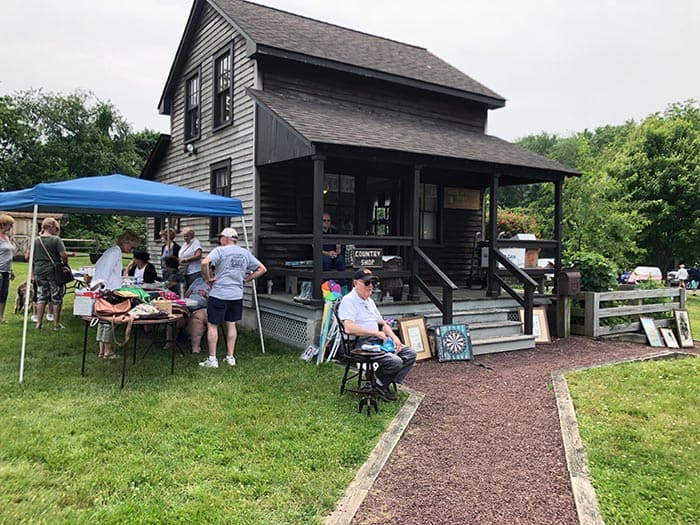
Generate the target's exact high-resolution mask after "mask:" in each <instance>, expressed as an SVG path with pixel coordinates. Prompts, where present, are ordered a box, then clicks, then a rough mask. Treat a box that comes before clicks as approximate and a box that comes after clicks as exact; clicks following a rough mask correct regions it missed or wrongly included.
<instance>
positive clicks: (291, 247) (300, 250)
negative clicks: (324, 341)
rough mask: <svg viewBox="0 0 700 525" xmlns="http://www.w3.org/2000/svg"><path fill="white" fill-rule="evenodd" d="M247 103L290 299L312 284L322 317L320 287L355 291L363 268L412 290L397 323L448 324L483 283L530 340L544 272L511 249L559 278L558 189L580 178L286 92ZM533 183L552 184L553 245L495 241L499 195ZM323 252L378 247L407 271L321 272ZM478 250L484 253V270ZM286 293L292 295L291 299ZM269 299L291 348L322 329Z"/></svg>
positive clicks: (448, 132) (381, 114) (494, 142)
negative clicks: (295, 331)
mask: <svg viewBox="0 0 700 525" xmlns="http://www.w3.org/2000/svg"><path fill="white" fill-rule="evenodd" d="M248 94H249V95H250V96H251V97H252V98H253V99H254V100H255V101H256V135H255V136H256V144H255V148H256V149H255V158H256V170H257V181H258V188H259V194H258V199H259V204H258V207H257V209H258V225H259V229H258V237H257V239H256V246H257V249H258V255H259V257H260V258H261V260H262V261H264V263H265V265H266V266H267V268H268V276H269V277H270V278H272V279H273V281H274V285H273V289H274V290H278V291H285V292H286V291H287V289H288V288H289V286H288V285H289V282H290V281H292V282H294V281H295V280H296V281H297V282H299V281H300V280H307V281H310V283H311V290H312V294H313V297H312V301H313V305H314V306H319V305H320V304H321V303H322V298H321V283H322V282H323V281H325V280H327V279H337V280H345V281H347V282H350V281H351V280H352V276H353V273H354V270H355V269H356V268H357V267H359V266H371V267H372V268H373V272H375V273H376V274H377V275H378V276H379V278H380V279H381V280H383V281H384V282H385V283H386V282H387V281H395V282H396V281H399V282H400V283H401V285H407V290H406V293H405V294H402V295H404V296H403V297H402V299H403V300H408V301H409V302H408V303H406V304H404V305H401V306H400V305H393V306H392V308H399V307H400V308H404V307H405V310H401V311H399V312H396V313H401V314H405V315H408V314H409V313H414V314H419V313H420V312H421V311H423V312H425V313H427V314H430V315H431V316H432V315H435V317H436V318H437V317H439V318H440V322H441V323H442V324H450V323H452V322H458V321H459V320H460V316H459V315H458V313H459V312H462V310H463V309H466V308H467V306H470V307H471V306H473V304H472V303H473V302H474V300H471V301H470V300H469V299H468V298H467V297H466V296H465V297H464V298H462V296H463V295H464V294H465V293H466V294H471V291H470V290H468V289H467V288H469V287H470V286H472V285H474V284H476V285H479V286H480V287H481V291H480V292H479V295H481V296H482V298H483V299H484V300H485V299H486V297H488V298H489V299H492V300H494V301H497V302H498V304H499V305H500V301H501V299H500V298H499V296H500V294H501V292H502V291H503V292H505V293H506V294H507V295H508V298H507V299H502V300H503V301H505V303H504V304H508V305H510V307H512V308H513V309H514V310H515V311H517V309H519V308H522V309H523V311H524V322H523V328H524V333H525V334H530V335H531V334H532V330H533V307H534V306H535V304H536V303H535V301H536V299H535V298H536V297H538V298H537V300H538V301H539V300H541V298H540V297H539V296H541V295H543V294H542V293H541V292H542V291H543V290H542V286H541V279H542V278H543V277H544V273H545V271H544V270H542V269H538V268H524V266H525V265H524V264H522V265H521V264H514V263H513V261H512V260H510V259H509V258H508V257H507V256H506V254H505V253H504V252H503V250H504V249H505V248H517V249H519V250H522V251H523V252H526V251H528V250H530V251H536V252H540V253H542V255H541V256H543V257H548V258H551V259H553V260H554V265H553V266H554V268H551V269H549V270H547V271H546V272H547V273H552V274H555V275H556V274H557V273H558V271H559V270H560V269H561V222H562V221H561V218H562V217H561V209H562V207H561V192H562V187H563V182H564V179H565V177H567V176H571V175H575V174H576V173H575V172H573V171H572V170H570V169H569V168H566V167H565V166H562V165H559V164H557V163H555V162H553V161H551V160H549V159H546V158H544V157H541V156H539V155H536V154H534V153H533V152H530V151H528V150H525V149H523V148H521V147H519V146H516V145H514V144H509V143H507V142H505V141H502V140H500V139H497V138H496V137H491V136H489V135H486V134H484V133H483V132H479V131H477V130H478V129H479V127H478V126H471V125H470V126H467V125H465V124H464V123H458V122H455V121H449V120H442V119H439V120H431V119H427V120H426V119H425V118H420V117H418V116H417V115H414V114H410V113H405V112H403V111H401V110H399V109H389V110H386V111H384V110H382V111H377V107H376V106H374V105H372V106H367V105H365V104H363V103H344V104H336V103H334V101H329V100H326V99H324V98H323V97H315V96H310V97H307V96H303V97H302V96H299V95H298V94H296V93H293V92H290V91H284V92H282V91H280V92H272V91H267V90H266V91H265V92H262V91H257V90H252V89H249V90H248ZM533 183H534V184H551V185H552V186H553V191H552V194H553V196H554V202H553V204H554V214H553V216H552V221H553V225H554V226H553V228H552V231H553V234H554V235H553V237H554V238H553V239H551V240H544V239H537V240H513V239H501V238H500V235H499V231H498V228H497V215H498V198H499V188H500V187H503V186H511V185H523V184H533ZM487 210H488V214H487ZM324 212H328V213H330V215H331V218H332V222H333V224H334V226H335V227H336V230H335V231H334V232H325V233H324V230H323V228H322V220H321V219H322V216H323V214H324ZM523 233H525V232H523ZM328 244H332V245H341V246H343V247H345V248H346V249H347V248H348V247H354V248H362V249H368V250H372V249H374V250H379V251H380V255H381V256H392V257H396V258H399V259H400V261H401V266H400V267H398V268H391V269H388V268H384V267H383V264H382V262H381V261H377V264H370V265H367V264H361V262H360V261H354V264H352V265H348V269H347V270H345V271H334V270H333V271H323V255H322V249H321V247H322V246H323V245H328ZM482 248H484V249H485V251H486V253H487V254H488V261H487V263H486V266H485V267H484V266H482V264H481V253H482ZM547 252H548V253H547ZM538 281H540V282H538ZM538 290H539V292H540V293H538ZM290 292H292V294H291V296H292V297H293V295H294V292H296V290H290ZM275 295H276V294H274V295H273V297H271V298H269V302H268V301H267V299H268V298H265V300H266V307H267V308H269V309H270V311H273V310H274V311H275V312H278V313H277V314H275V315H279V316H282V312H287V314H288V315H289V318H290V320H291V321H294V323H296V324H298V325H299V327H300V328H299V330H300V332H303V333H304V334H305V336H304V337H298V338H295V339H296V344H297V345H300V344H301V342H302V340H303V342H304V343H306V342H307V341H308V336H309V334H310V333H315V332H313V331H312V330H311V331H310V330H307V329H306V328H304V329H303V330H302V329H301V325H304V324H305V323H307V322H308V323H313V322H316V318H315V317H314V316H315V315H317V316H318V317H319V318H320V315H321V312H320V309H319V310H318V311H316V310H311V311H309V310H305V309H304V308H302V309H301V310H299V309H298V307H297V306H296V305H293V304H286V306H284V305H285V302H284V301H283V300H281V299H280V300H277V299H275ZM418 305H425V306H421V307H419V306H418ZM380 307H381V308H385V305H380ZM496 309H498V308H496ZM312 312H315V313H312ZM309 316H310V318H309ZM402 316H403V315H402ZM511 316H512V314H511ZM506 317H507V315H506ZM280 318H281V317H280ZM430 318H431V317H429V319H430ZM507 320H508V319H505V320H502V321H503V322H505V321H507ZM493 322H496V321H495V320H494V321H493ZM429 323H430V321H429ZM271 324H274V322H273V323H271ZM519 324H520V323H519V321H518V328H519Z"/></svg>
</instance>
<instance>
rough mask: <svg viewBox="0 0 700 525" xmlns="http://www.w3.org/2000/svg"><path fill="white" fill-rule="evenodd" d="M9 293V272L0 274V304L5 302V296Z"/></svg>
mask: <svg viewBox="0 0 700 525" xmlns="http://www.w3.org/2000/svg"><path fill="white" fill-rule="evenodd" d="M9 293H10V272H2V273H0V304H5V303H6V302H7V296H8V294H9Z"/></svg>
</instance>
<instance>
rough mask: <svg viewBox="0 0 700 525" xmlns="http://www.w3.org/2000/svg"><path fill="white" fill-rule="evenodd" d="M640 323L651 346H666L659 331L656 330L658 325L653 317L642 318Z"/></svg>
mask: <svg viewBox="0 0 700 525" xmlns="http://www.w3.org/2000/svg"><path fill="white" fill-rule="evenodd" d="M639 322H640V323H642V328H644V333H645V334H646V336H647V340H648V341H649V345H650V346H666V345H664V342H663V340H662V339H661V334H659V329H658V328H656V324H655V323H654V320H653V319H652V318H651V317H640V318H639Z"/></svg>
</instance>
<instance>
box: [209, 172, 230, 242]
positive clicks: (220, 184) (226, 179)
mask: <svg viewBox="0 0 700 525" xmlns="http://www.w3.org/2000/svg"><path fill="white" fill-rule="evenodd" d="M210 173H211V193H212V194H214V195H221V196H222V197H230V196H231V160H225V161H223V162H217V163H216V164H212V165H211V167H210ZM230 224H231V218H230V217H212V218H211V220H210V222H209V237H211V238H212V239H218V235H219V233H221V230H223V229H224V228H226V227H227V226H229V225H230Z"/></svg>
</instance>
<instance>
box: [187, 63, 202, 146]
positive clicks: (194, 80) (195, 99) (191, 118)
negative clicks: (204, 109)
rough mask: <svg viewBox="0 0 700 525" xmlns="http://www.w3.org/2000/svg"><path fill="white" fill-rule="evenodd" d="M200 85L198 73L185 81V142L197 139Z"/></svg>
mask: <svg viewBox="0 0 700 525" xmlns="http://www.w3.org/2000/svg"><path fill="white" fill-rule="evenodd" d="M200 96H201V83H200V76H199V71H197V72H196V73H194V74H193V75H191V76H189V77H188V78H187V80H186V81H185V141H186V142H187V141H191V140H195V139H198V138H199V131H200V117H201V115H200V111H199V108H200Z"/></svg>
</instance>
